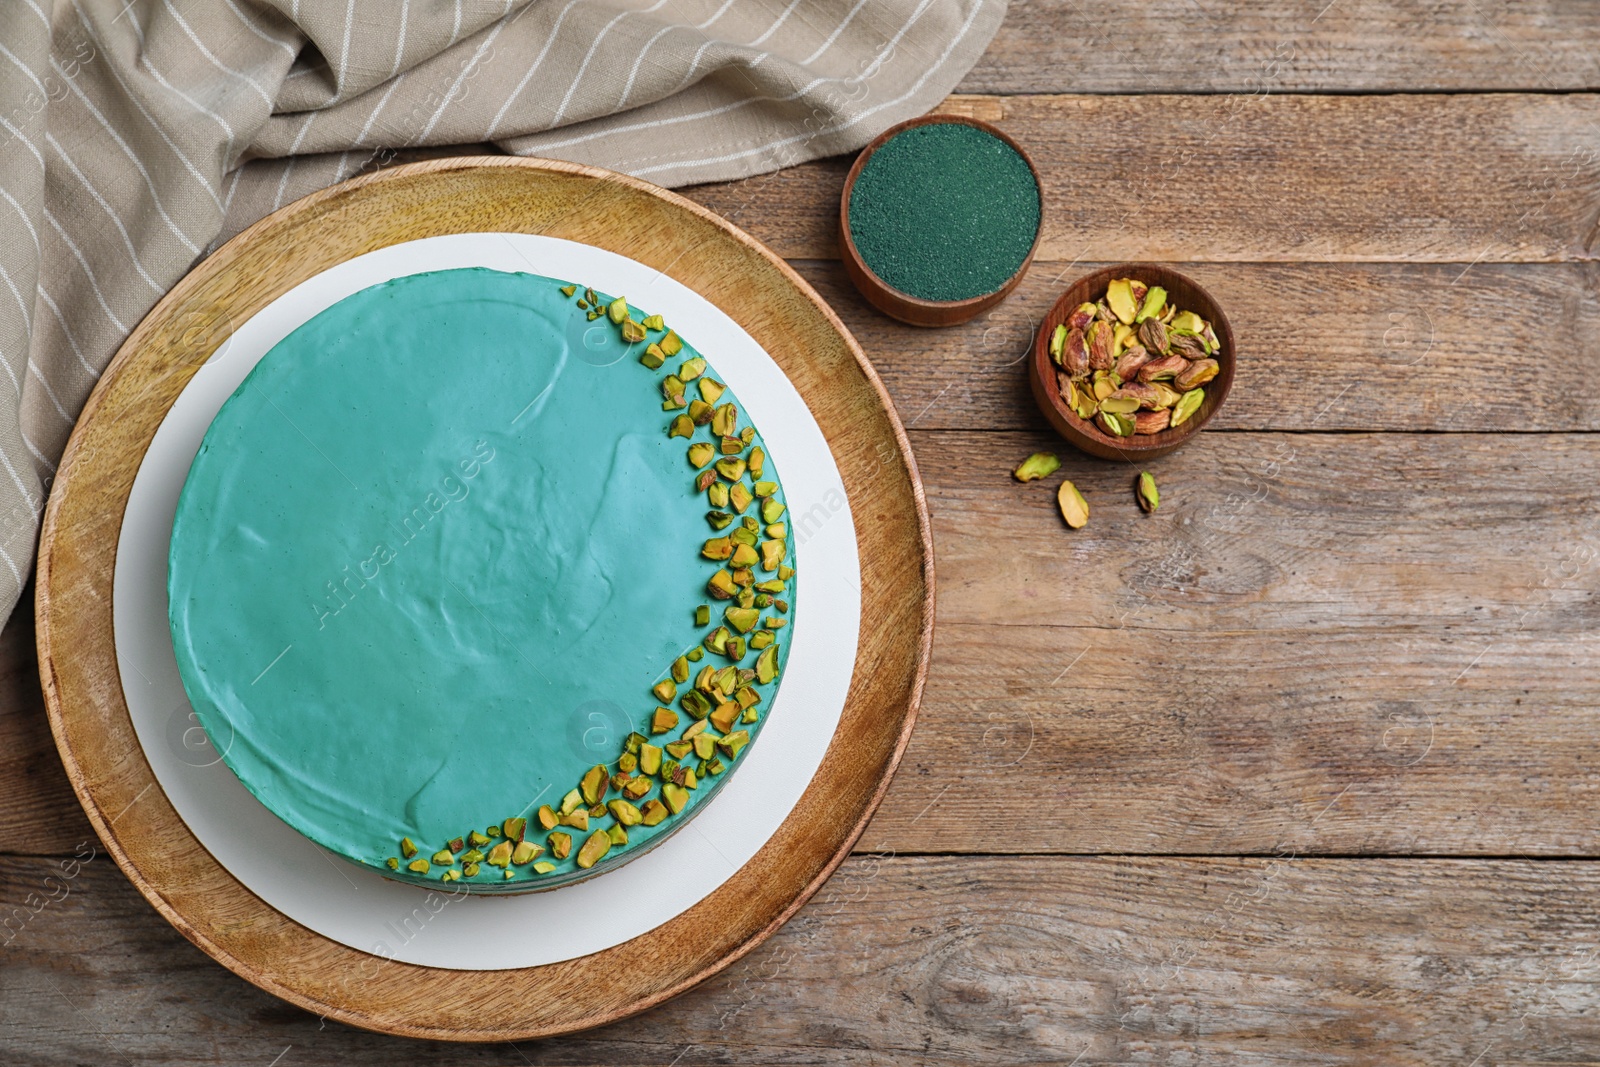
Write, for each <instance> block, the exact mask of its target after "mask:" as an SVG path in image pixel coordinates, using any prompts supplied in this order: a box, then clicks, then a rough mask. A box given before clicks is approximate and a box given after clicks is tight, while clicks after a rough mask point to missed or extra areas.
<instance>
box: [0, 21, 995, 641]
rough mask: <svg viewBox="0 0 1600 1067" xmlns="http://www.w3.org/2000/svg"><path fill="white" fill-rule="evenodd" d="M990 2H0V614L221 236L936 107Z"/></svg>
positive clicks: (750, 155)
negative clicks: (390, 186)
mask: <svg viewBox="0 0 1600 1067" xmlns="http://www.w3.org/2000/svg"><path fill="white" fill-rule="evenodd" d="M1004 13H1005V3H1004V0H870V2H869V0H654V2H643V0H635V2H627V0H4V3H3V4H0V146H3V149H0V281H3V282H4V291H3V292H0V466H3V467H4V470H3V471H0V512H3V513H4V516H5V518H4V520H3V521H0V619H3V618H5V617H6V616H7V615H9V614H10V612H11V609H12V607H13V606H14V605H15V604H16V601H17V598H18V596H19V594H20V592H21V589H22V586H23V584H24V583H25V581H26V579H27V576H28V573H29V570H30V568H31V566H32V557H33V552H34V547H35V537H36V530H37V525H38V519H39V516H40V514H41V512H42V511H43V508H44V501H45V498H46V495H47V494H48V492H49V487H50V483H51V479H52V477H53V474H54V471H55V466H56V461H57V459H58V457H59V456H60V455H61V452H62V450H63V448H64V447H65V444H66V440H67V435H68V434H69V433H70V431H71V429H72V425H73V422H74V420H75V419H76V418H77V415H78V412H79V410H80V409H81V408H82V406H83V403H84V401H85V399H86V398H87V397H88V395H89V392H90V390H91V389H93V388H94V384H95V381H96V379H97V378H98V377H99V375H100V372H101V370H102V369H103V368H104V367H105V365H106V363H107V362H108V361H109V360H110V358H111V355H112V353H113V352H114V351H115V350H116V348H117V346H118V345H119V344H120V343H121V342H122V340H123V339H124V338H125V337H126V336H127V334H128V332H129V331H130V330H131V329H132V328H133V327H134V325H135V324H137V323H138V322H139V320H140V319H141V318H142V317H143V316H144V315H145V313H146V312H147V311H149V309H150V308H151V306H152V305H154V304H155V302H156V301H157V300H158V299H160V297H161V296H162V294H163V293H165V292H166V291H167V289H168V288H169V287H171V286H172V285H173V284H174V283H175V282H177V281H178V279H179V278H180V277H182V276H183V274H184V273H185V272H186V271H188V270H189V268H190V267H191V266H193V264H194V263H195V262H196V261H197V260H198V259H200V258H201V257H203V256H204V255H205V254H206V253H207V252H208V251H210V250H211V249H213V248H215V247H216V245H217V244H219V243H220V242H221V241H222V240H225V239H226V238H227V237H229V236H231V235H232V234H234V233H237V232H238V231H239V230H241V229H243V228H244V227H245V226H247V225H249V224H250V223H251V222H253V221H255V220H256V219H257V218H260V217H261V216H262V215H264V214H266V213H268V212H270V211H272V210H274V209H275V208H278V207H281V206H282V205H284V204H286V203H288V202H290V201H291V200H293V199H295V198H296V197H299V196H302V195H304V194H306V193H308V192H311V191H313V190H316V189H319V188H322V187H324V186H327V185H329V184H332V183H333V182H336V181H339V180H341V179H343V178H346V177H349V176H351V175H352V174H355V173H357V172H359V171H362V170H365V169H371V168H373V167H375V166H381V165H383V163H385V162H387V160H388V159H389V158H391V157H392V151H393V150H394V149H398V148H416V147H422V146H430V145H458V144H472V143H482V142H485V141H488V142H493V143H495V144H497V145H499V146H500V147H501V148H503V149H505V150H506V151H508V152H512V153H515V154H518V155H539V156H552V157H556V158H560V159H568V160H574V161H577V162H581V163H591V164H595V165H598V166H603V167H609V168H612V169H614V170H620V171H625V172H627V173H630V174H634V175H637V176H639V177H642V178H646V179H648V180H650V181H653V182H656V183H658V184H661V185H667V186H679V185H688V184H691V183H695V182H706V181H720V180H727V179H732V178H739V177H744V176H746V175H750V174H758V173H763V172H766V171H770V170H775V169H777V168H779V167H784V166H788V165H791V164H794V163H798V162H802V161H804V160H807V159H813V158H817V157H820V156H827V155H833V154H836V153H840V152H847V151H851V150H853V149H856V148H859V147H860V146H861V145H863V144H865V143H866V142H867V141H868V140H870V139H871V138H872V137H873V136H875V135H876V134H877V133H879V132H881V131H882V130H883V129H885V128H887V127H888V126H890V125H892V124H893V123H896V122H899V121H900V120H902V119H905V118H908V117H910V116H912V115H917V114H921V113H923V112H925V111H927V110H928V109H930V108H931V107H932V106H933V105H935V104H936V103H938V102H939V101H940V100H942V99H943V98H944V96H945V95H946V94H947V93H949V91H950V90H951V89H952V88H953V87H954V86H955V84H956V82H957V81H958V80H959V79H960V78H961V76H962V75H963V74H965V73H966V71H967V70H968V69H969V68H970V67H971V66H972V64H973V63H974V62H975V61H976V60H977V58H978V57H979V56H980V55H981V54H982V52H983V49H984V48H985V46H986V45H987V44H988V41H989V39H990V37H992V36H993V34H994V32H995V30H996V29H997V28H998V27H999V24H1000V20H1001V18H1002V17H1003V16H1004Z"/></svg>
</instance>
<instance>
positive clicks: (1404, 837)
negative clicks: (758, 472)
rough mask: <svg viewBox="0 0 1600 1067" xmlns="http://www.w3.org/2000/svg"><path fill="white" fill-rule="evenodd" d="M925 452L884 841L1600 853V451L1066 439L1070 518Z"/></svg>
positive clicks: (1013, 453) (41, 803)
mask: <svg viewBox="0 0 1600 1067" xmlns="http://www.w3.org/2000/svg"><path fill="white" fill-rule="evenodd" d="M913 441H914V446H915V448H916V450H917V455H918V461H919V464H920V466H921V469H922V473H923V477H924V480H925V482H926V485H927V490H928V495H929V500H930V504H931V507H932V512H933V519H934V532H935V539H936V551H937V554H938V555H937V558H938V562H939V570H940V601H939V610H940V616H941V617H940V625H939V629H938V633H937V638H936V645H935V655H934V660H933V664H934V665H933V669H932V671H931V672H930V677H929V683H928V690H927V694H926V697H925V700H924V704H923V710H922V714H921V716H920V718H919V721H918V727H917V731H916V733H915V734H914V735H913V738H912V742H911V746H910V748H909V749H908V751H907V754H906V760H905V763H904V764H903V765H902V768H901V771H900V773H899V774H898V775H897V777H896V779H895V782H894V784H893V786H892V787H891V789H890V792H889V797H888V799H887V800H886V802H885V805H884V808H883V809H882V810H881V811H880V813H879V814H878V816H877V818H876V819H875V820H874V821H873V823H872V825H871V826H870V827H869V829H868V831H867V836H866V838H865V841H864V846H863V847H866V848H872V849H884V848H893V849H897V850H899V851H901V852H927V851H939V852H944V851H970V852H986V851H995V850H997V849H1001V848H1005V847H1013V846H1014V847H1017V848H1025V849H1027V850H1030V851H1068V852H1097V851H1104V852H1168V853H1172V852H1176V853H1232V852H1245V851H1253V852H1265V851H1270V850H1271V849H1273V848H1275V847H1277V846H1278V845H1279V844H1280V843H1282V841H1283V840H1285V838H1286V836H1287V835H1289V834H1291V833H1293V832H1296V831H1297V830H1298V829H1299V828H1302V827H1303V826H1305V825H1306V824H1307V823H1308V822H1309V821H1310V820H1311V819H1312V818H1313V817H1315V816H1316V815H1317V814H1318V813H1319V812H1320V811H1321V810H1322V809H1323V808H1324V807H1326V806H1327V805H1328V804H1329V803H1330V802H1331V801H1332V800H1333V799H1334V798H1335V797H1338V798H1339V801H1338V803H1337V805H1335V806H1334V807H1333V808H1331V809H1330V810H1329V811H1328V812H1327V814H1326V815H1325V816H1323V817H1322V818H1321V819H1320V820H1319V821H1318V822H1317V823H1316V828H1317V833H1316V835H1315V838H1314V840H1313V841H1311V842H1309V843H1308V845H1307V847H1308V848H1314V849H1315V850H1316V851H1318V852H1325V853H1358V852H1376V853H1475V854H1494V855H1500V854H1538V855H1600V826H1597V824H1596V822H1595V820H1594V819H1592V818H1590V817H1589V813H1590V812H1591V811H1592V810H1593V807H1594V805H1595V803H1596V801H1597V800H1600V797H1597V795H1596V793H1597V790H1600V779H1596V778H1595V776H1594V773H1593V767H1594V766H1595V765H1596V763H1597V762H1600V734H1597V732H1596V731H1595V730H1594V727H1593V715H1594V708H1595V707H1596V706H1600V671H1596V670H1595V669H1594V667H1595V665H1596V660H1595V655H1596V653H1595V651H1594V650H1595V648H1596V645H1595V642H1594V636H1595V632H1596V629H1597V628H1600V598H1597V597H1596V595H1595V588H1596V580H1597V577H1600V572H1597V563H1600V553H1597V552H1596V551H1595V549H1594V546H1593V544H1592V524H1593V514H1594V510H1595V500H1596V496H1595V489H1594V487H1593V478H1592V472H1593V471H1594V470H1595V469H1596V468H1597V466H1600V437H1595V436H1588V435H1553V436H1540V437H1536V438H1530V439H1526V440H1523V439H1518V438H1515V437H1503V436H1496V435H1469V434H1463V435H1441V436H1432V435H1427V436H1425V435H1399V434H1389V435H1372V436H1358V435H1321V434H1311V435H1306V434H1301V435H1283V434H1259V435H1258V434H1248V433H1231V434H1206V435H1204V436H1203V437H1201V438H1200V439H1199V440H1197V441H1196V442H1195V443H1194V444H1193V445H1192V446H1190V447H1189V448H1186V449H1184V450H1183V451H1180V452H1178V453H1176V454H1175V455H1173V456H1170V457H1167V458H1166V459H1163V460H1161V461H1160V462H1159V463H1158V464H1157V465H1156V467H1155V470H1156V473H1157V475H1158V477H1159V479H1160V482H1161V485H1162V489H1163V494H1164V503H1163V506H1162V509H1161V511H1159V512H1158V513H1157V514H1156V515H1154V516H1145V515H1143V514H1141V513H1139V512H1138V511H1137V510H1136V509H1135V507H1134V504H1133V501H1132V497H1131V494H1130V493H1129V479H1130V475H1129V472H1128V471H1127V470H1125V469H1123V468H1120V467H1117V466H1114V465H1112V464H1106V463H1101V462H1098V461H1091V460H1088V459H1086V458H1083V457H1078V456H1074V455H1067V456H1064V459H1065V462H1066V467H1065V470H1064V473H1066V474H1069V475H1070V476H1071V477H1072V478H1073V479H1074V480H1075V481H1076V482H1077V484H1078V485H1079V486H1080V487H1081V488H1082V489H1083V491H1084V492H1085V493H1086V494H1087V495H1088V497H1089V498H1090V500H1091V502H1092V504H1093V506H1094V508H1095V511H1094V514H1093V517H1092V520H1091V522H1090V524H1089V526H1088V527H1086V528H1085V529H1084V530H1081V531H1078V532H1076V533H1072V532H1069V531H1067V530H1066V529H1064V528H1063V527H1062V525H1061V522H1060V519H1059V517H1058V516H1057V515H1056V514H1055V511H1054V504H1053V500H1052V490H1053V488H1054V486H1055V484H1056V480H1055V479H1051V480H1049V481H1046V482H1041V483H1035V484H1032V485H1027V486H1023V485H1017V484H1016V483H1014V482H1012V481H1011V480H1010V479H1009V477H1008V476H1007V471H1008V470H1009V468H1010V467H1011V465H1012V464H1013V463H1015V462H1016V460H1017V459H1020V458H1021V457H1022V456H1024V455H1027V454H1028V453H1029V452H1031V451H1033V450H1035V449H1037V448H1050V447H1059V446H1057V445H1055V444H1054V442H1053V441H1052V439H1051V438H1050V437H1048V436H1047V435H1044V434H1002V433H993V434H982V435H979V434H968V433H949V432H917V433H914V434H913ZM796 521H797V531H798V530H799V529H800V527H802V526H804V524H805V523H806V522H807V521H808V520H806V519H805V518H804V517H800V518H798V519H797V520H796ZM1105 560H1110V561H1113V562H1112V563H1111V564H1110V565H1109V566H1099V565H1097V561H1105ZM5 634H6V636H5V639H4V641H3V642H0V644H3V645H4V646H5V647H7V648H8V650H9V651H8V653H7V654H8V655H10V656H12V657H13V658H18V657H20V652H19V651H18V650H19V649H20V648H22V647H23V646H22V644H21V640H20V637H19V636H18V635H19V634H20V630H19V629H18V628H17V627H15V626H14V627H11V628H8V629H7V630H6V632H5ZM13 642H14V643H13ZM1080 654H1082V655H1083V656H1084V659H1083V660H1081V661H1080V660H1078V658H1077V657H1078V656H1079V655H1080ZM1069 666H1070V667H1071V669H1070V670H1068V671H1067V673H1065V674H1063V673H1062V672H1063V671H1064V670H1066V669H1067V668H1068V667H1069ZM25 695H26V698H27V700H28V701H30V702H32V703H30V704H29V705H28V707H29V708H30V709H32V710H31V717H30V715H24V716H20V717H19V716H15V715H5V716H0V723H7V724H9V725H8V727H7V728H15V727H14V721H15V720H18V719H19V718H20V719H22V720H24V721H36V717H37V715H38V712H37V704H36V701H37V697H35V696H33V694H32V692H31V691H29V692H28V693H26V694H25ZM43 743H44V744H48V738H47V737H46V738H44V739H43ZM46 757H49V758H46ZM16 759H17V757H15V756H12V755H10V754H9V753H7V752H6V751H4V750H0V779H4V780H7V781H12V782H17V783H19V784H17V785H16V786H15V788H14V789H13V793H12V796H11V798H10V799H9V801H8V802H7V803H6V804H5V805H4V806H0V850H5V851H13V852H39V853H57V852H59V851H61V848H62V843H63V841H64V840H65V839H66V838H65V837H63V834H66V836H68V837H70V836H72V834H71V833H70V832H68V831H67V830H65V829H63V827H76V826H80V825H81V823H80V821H79V820H80V819H81V816H80V815H79V814H78V812H77V807H76V804H75V803H73V802H72V801H71V799H70V797H68V796H66V795H65V791H64V787H63V785H62V783H61V779H60V778H59V771H58V769H56V767H55V766H54V763H53V759H54V757H53V752H50V751H47V750H44V751H41V752H40V754H39V756H38V762H37V765H36V766H37V772H38V773H37V775H36V776H35V778H33V779H30V778H28V776H27V775H26V774H19V773H17V772H15V771H13V770H12V768H15V767H17V766H18V764H17V763H16ZM25 766H26V765H24V767H25ZM30 781H33V782H34V784H33V785H31V786H30V785H28V783H29V782H30ZM29 789H33V790H34V791H33V792H29ZM1346 790H1347V791H1346ZM1041 797H1043V798H1047V799H1045V800H1041ZM1018 810H1027V811H1029V812H1030V816H1029V819H1028V823H1027V826H1028V832H1027V833H1026V834H1025V835H1024V836H1023V837H1022V838H1019V839H1018V840H1017V841H1014V842H1010V843H1008V844H1006V845H1001V844H1000V843H998V842H997V841H996V840H995V838H994V836H993V832H992V827H993V820H994V817H995V813H996V812H1002V811H1018Z"/></svg>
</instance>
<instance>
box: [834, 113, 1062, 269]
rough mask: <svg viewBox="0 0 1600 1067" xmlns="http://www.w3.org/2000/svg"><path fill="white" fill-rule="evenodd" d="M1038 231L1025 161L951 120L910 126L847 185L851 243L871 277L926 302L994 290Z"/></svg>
mask: <svg viewBox="0 0 1600 1067" xmlns="http://www.w3.org/2000/svg"><path fill="white" fill-rule="evenodd" d="M1038 232H1039V185H1038V183H1037V182H1035V181H1034V178H1033V171H1032V170H1031V169H1030V168H1029V167H1028V162H1027V160H1025V159H1023V158H1022V156H1020V155H1018V154H1017V151H1016V149H1014V148H1012V147H1011V146H1010V145H1008V144H1006V143H1005V142H1004V141H1002V140H1000V138H998V137H995V136H994V135H993V134H990V133H987V132H985V131H983V130H980V129H978V128H977V127H975V126H968V125H965V124H963V123H957V122H944V123H935V124H930V125H926V126H914V127H912V128H911V129H909V130H906V131H904V132H902V133H898V134H895V135H894V136H893V137H891V138H889V140H887V141H885V142H884V143H883V144H882V145H881V146H879V148H878V149H877V150H876V151H875V152H873V153H872V156H871V157H870V158H869V159H868V160H867V165H866V166H864V167H862V168H861V173H860V174H858V175H856V183H855V187H854V188H853V189H852V190H851V191H850V239H851V240H852V241H854V242H855V246H856V251H857V252H859V253H860V254H861V258H862V260H864V261H865V262H866V264H867V266H868V267H870V268H871V269H872V273H874V274H876V275H877V276H878V277H879V278H881V279H883V281H885V282H887V283H888V284H889V285H891V286H893V287H894V288H896V289H898V290H900V291H901V292H902V293H908V294H910V295H911V296H915V297H921V298H922V299H923V300H965V299H967V298H968V297H974V296H982V295H983V294H985V293H992V292H994V291H995V290H996V289H998V288H1000V287H1001V286H1002V285H1004V284H1005V283H1006V281H1007V280H1008V279H1010V277H1011V276H1012V275H1013V274H1015V273H1016V272H1017V268H1018V267H1020V266H1022V261H1023V260H1024V259H1026V258H1027V256H1028V250H1029V249H1030V248H1032V247H1033V239H1034V235H1035V234H1037V233H1038Z"/></svg>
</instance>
